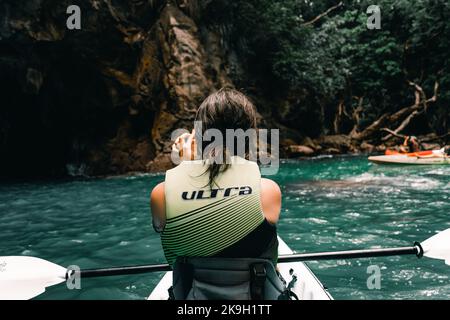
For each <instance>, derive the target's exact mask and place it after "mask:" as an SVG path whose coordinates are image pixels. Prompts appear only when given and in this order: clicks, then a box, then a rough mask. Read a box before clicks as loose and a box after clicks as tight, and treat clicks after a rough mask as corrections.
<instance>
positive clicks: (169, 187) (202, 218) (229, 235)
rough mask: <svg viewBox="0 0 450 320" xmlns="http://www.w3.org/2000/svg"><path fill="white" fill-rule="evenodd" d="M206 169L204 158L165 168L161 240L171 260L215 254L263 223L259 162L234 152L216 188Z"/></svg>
mask: <svg viewBox="0 0 450 320" xmlns="http://www.w3.org/2000/svg"><path fill="white" fill-rule="evenodd" d="M206 170H207V165H205V163H204V162H203V161H201V160H198V161H184V162H182V163H181V164H180V165H179V166H177V167H176V168H174V169H171V170H168V171H167V173H166V179H165V199H166V226H165V228H164V231H163V232H162V234H161V240H162V246H163V249H164V253H165V256H166V259H167V261H168V262H169V264H171V265H172V264H173V263H174V262H175V260H176V259H177V257H207V256H213V255H215V254H216V253H219V252H220V251H222V250H224V249H226V248H227V247H229V246H231V245H233V244H235V243H236V242H238V241H239V240H241V239H242V238H244V237H245V236H246V235H248V234H249V233H251V232H252V231H253V230H255V229H256V228H257V227H258V226H259V225H261V223H262V222H264V215H263V212H262V209H261V200H260V199H261V194H260V193H261V174H260V171H259V168H258V165H257V164H256V163H254V162H251V161H247V160H245V159H243V158H241V157H236V156H235V157H232V158H231V166H230V167H229V168H228V169H227V170H226V171H225V172H222V173H221V174H219V176H218V177H217V178H216V179H215V182H216V184H215V185H214V186H213V187H212V188H211V187H210V186H209V185H208V178H209V175H208V172H207V171H206Z"/></svg>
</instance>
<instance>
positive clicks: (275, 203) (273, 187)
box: [261, 178, 281, 224]
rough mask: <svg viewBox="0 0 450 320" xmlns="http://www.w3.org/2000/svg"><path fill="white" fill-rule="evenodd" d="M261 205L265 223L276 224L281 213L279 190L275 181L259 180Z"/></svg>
mask: <svg viewBox="0 0 450 320" xmlns="http://www.w3.org/2000/svg"><path fill="white" fill-rule="evenodd" d="M261 205H262V210H263V213H264V217H265V218H266V219H267V221H269V222H270V223H271V224H276V223H277V222H278V219H279V218H280V212H281V190H280V187H279V186H278V184H277V183H276V182H275V181H272V180H270V179H264V178H263V179H261Z"/></svg>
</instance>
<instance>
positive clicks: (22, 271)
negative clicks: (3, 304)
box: [0, 256, 66, 300]
mask: <svg viewBox="0 0 450 320" xmlns="http://www.w3.org/2000/svg"><path fill="white" fill-rule="evenodd" d="M65 276H66V269H65V268H63V267H61V266H59V265H57V264H54V263H51V262H49V261H46V260H43V259H39V258H33V257H24V256H17V257H15V256H10V257H0V300H28V299H31V298H34V297H36V296H38V295H40V294H41V293H43V292H44V291H45V288H46V287H49V286H53V285H55V284H58V283H61V282H63V281H65Z"/></svg>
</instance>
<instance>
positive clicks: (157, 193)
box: [150, 182, 166, 232]
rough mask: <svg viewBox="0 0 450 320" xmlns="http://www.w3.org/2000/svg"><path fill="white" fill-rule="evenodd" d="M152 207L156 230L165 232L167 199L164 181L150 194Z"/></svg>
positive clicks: (153, 222)
mask: <svg viewBox="0 0 450 320" xmlns="http://www.w3.org/2000/svg"><path fill="white" fill-rule="evenodd" d="M150 208H151V211H152V218H153V221H152V224H153V228H154V229H155V231H156V232H163V230H164V227H165V226H166V199H165V195H164V182H161V183H160V184H158V185H157V186H156V187H154V188H153V190H152V193H151V195H150Z"/></svg>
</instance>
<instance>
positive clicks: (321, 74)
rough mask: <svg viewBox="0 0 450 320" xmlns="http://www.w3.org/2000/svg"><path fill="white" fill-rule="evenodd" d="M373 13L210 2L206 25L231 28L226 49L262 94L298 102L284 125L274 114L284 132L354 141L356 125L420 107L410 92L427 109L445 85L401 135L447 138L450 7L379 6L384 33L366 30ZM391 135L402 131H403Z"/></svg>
mask: <svg viewBox="0 0 450 320" xmlns="http://www.w3.org/2000/svg"><path fill="white" fill-rule="evenodd" d="M373 4H374V3H373V1H366V0H361V1H358V0H351V1H345V3H344V4H343V5H339V3H338V1H320V2H319V1H309V0H305V1H299V0H236V1H226V0H221V1H212V2H210V3H209V5H208V7H207V8H206V10H207V12H206V14H205V15H204V16H206V17H207V23H211V24H222V25H226V26H227V27H228V29H229V30H230V31H229V33H228V38H229V41H230V42H231V43H232V45H233V46H234V47H233V49H234V50H236V51H237V52H238V54H239V56H240V58H241V59H242V60H243V61H245V63H244V65H245V66H246V67H247V68H248V70H247V71H248V73H249V74H250V75H251V77H252V79H254V80H253V81H254V82H255V85H257V86H258V87H259V88H261V89H263V90H264V92H267V95H270V96H272V97H276V96H282V95H283V96H286V93H288V95H289V94H290V95H291V96H294V95H295V96H297V97H300V101H299V102H298V103H297V105H296V106H295V108H293V109H292V110H289V112H288V113H287V116H286V115H284V116H283V115H281V113H279V114H278V115H277V110H275V111H273V112H274V113H275V116H276V117H278V119H277V120H279V121H280V122H281V123H283V122H285V123H289V124H291V126H292V124H294V123H297V125H298V126H301V127H302V128H303V129H304V132H305V134H308V135H319V134H333V133H343V134H349V133H350V132H351V131H352V129H355V125H356V129H357V130H362V129H364V128H365V127H367V126H368V125H370V124H371V123H372V122H373V121H375V120H376V119H378V118H379V117H380V116H382V115H383V114H385V113H389V112H390V113H393V112H395V111H397V110H399V109H401V108H404V107H408V106H411V105H412V104H414V101H415V88H417V87H414V86H413V85H412V83H414V84H417V85H418V86H420V87H421V88H422V89H423V93H424V94H425V96H426V98H425V96H424V95H423V93H422V92H420V91H417V93H419V94H420V96H421V102H420V103H422V102H423V101H424V100H426V99H430V98H431V97H432V96H433V94H434V89H435V83H436V82H438V84H439V91H438V92H439V96H438V98H437V100H436V102H435V103H429V104H428V106H427V107H424V110H422V111H423V112H420V113H419V114H418V116H416V117H415V118H414V121H411V122H410V123H409V124H408V125H407V126H406V127H405V129H404V130H402V133H408V132H414V133H426V132H436V133H438V134H443V133H446V132H447V130H448V126H449V117H450V112H449V108H450V90H449V89H450V63H449V62H450V40H449V39H450V23H449V22H450V2H448V1H446V0H417V1H408V0H397V1H395V0H380V1H377V3H376V4H377V5H378V6H379V7H380V9H381V29H380V30H369V29H368V28H367V26H366V23H367V19H368V17H369V15H368V14H367V13H366V10H367V8H368V7H369V6H370V5H373ZM327 11H328V12H327ZM324 13H327V14H326V15H325V14H324ZM316 18H317V19H316ZM339 105H341V108H339ZM358 106H361V107H360V108H358ZM396 120H398V121H402V120H403V119H396ZM391 125H392V127H391V128H392V129H395V128H396V127H397V126H398V125H399V123H398V122H397V123H391ZM387 126H389V124H388V125H387Z"/></svg>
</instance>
